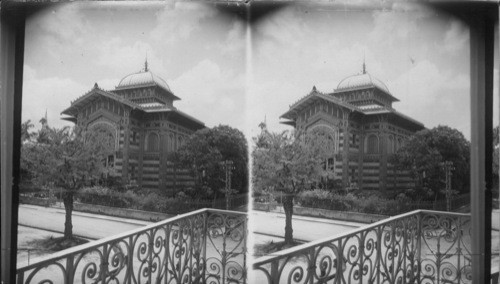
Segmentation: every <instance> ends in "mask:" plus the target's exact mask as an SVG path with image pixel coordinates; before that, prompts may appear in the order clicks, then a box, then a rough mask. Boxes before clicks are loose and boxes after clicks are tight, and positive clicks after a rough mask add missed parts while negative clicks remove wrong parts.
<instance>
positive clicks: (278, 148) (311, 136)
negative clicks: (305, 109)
mask: <svg viewBox="0 0 500 284" xmlns="http://www.w3.org/2000/svg"><path fill="white" fill-rule="evenodd" d="M254 141H255V142H256V147H255V148H254V150H253V152H252V159H253V166H252V174H253V175H252V184H253V189H254V190H255V191H260V192H274V191H278V192H281V193H282V194H283V195H284V199H283V208H284V210H285V243H287V244H291V243H292V241H293V228H292V216H293V200H294V197H295V196H296V195H297V194H299V193H300V192H302V191H304V190H308V189H311V187H313V186H314V185H315V184H317V183H318V182H320V180H321V177H323V176H324V175H325V172H326V169H325V168H324V159H325V157H326V156H327V149H328V143H331V140H330V139H328V137H327V135H325V134H324V133H321V132H306V133H290V132H287V131H285V132H282V133H269V132H267V131H263V132H262V133H261V134H260V136H258V137H256V138H255V139H254Z"/></svg>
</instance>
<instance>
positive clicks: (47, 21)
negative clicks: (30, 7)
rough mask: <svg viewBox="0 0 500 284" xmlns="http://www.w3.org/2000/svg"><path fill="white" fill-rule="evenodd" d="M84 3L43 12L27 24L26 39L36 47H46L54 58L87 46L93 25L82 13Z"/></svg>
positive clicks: (31, 18) (65, 5) (58, 6)
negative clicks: (74, 48) (73, 48)
mask: <svg viewBox="0 0 500 284" xmlns="http://www.w3.org/2000/svg"><path fill="white" fill-rule="evenodd" d="M82 7H84V6H82V3H66V4H61V5H57V6H52V8H51V9H46V10H43V11H42V12H39V13H38V14H35V15H34V16H33V17H30V18H29V20H28V22H27V28H26V37H27V38H28V39H30V40H34V41H35V43H34V45H35V46H41V47H45V48H44V49H45V51H46V52H47V53H48V54H50V55H51V56H53V57H56V58H59V57H61V53H62V52H65V51H69V50H72V48H71V47H79V46H82V45H85V44H88V42H86V38H87V36H88V35H89V34H90V33H91V25H90V23H89V22H88V20H87V19H86V17H85V14H84V13H82Z"/></svg>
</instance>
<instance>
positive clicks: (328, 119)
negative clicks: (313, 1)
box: [281, 64, 424, 190]
mask: <svg viewBox="0 0 500 284" xmlns="http://www.w3.org/2000/svg"><path fill="white" fill-rule="evenodd" d="M397 101H399V100H398V99H397V98H395V97H394V96H393V95H392V94H391V92H390V91H389V89H388V88H387V86H386V85H385V84H384V83H383V82H382V81H380V80H379V79H377V78H375V77H373V76H372V75H371V74H369V73H367V72H366V67H365V65H364V64H363V71H362V72H361V73H360V74H357V75H353V76H349V77H347V78H345V79H343V80H342V81H340V83H339V84H338V86H337V88H336V89H335V90H334V91H333V92H331V93H322V92H320V91H318V90H317V89H316V87H313V89H312V91H311V92H310V93H309V94H308V95H306V96H305V97H303V98H301V99H300V100H298V101H297V102H295V103H294V104H292V105H291V106H290V109H289V110H288V111H287V112H286V113H284V114H283V115H282V116H281V118H282V119H285V120H284V121H282V123H285V124H289V125H291V126H293V127H295V128H296V129H297V130H305V131H308V130H312V129H317V128H318V129H321V131H324V132H326V133H328V135H329V136H330V138H331V141H332V145H331V147H330V148H331V149H332V150H331V155H330V156H329V157H325V163H326V166H327V168H328V169H329V170H331V171H332V172H333V176H334V179H336V180H341V181H342V186H343V187H344V188H348V187H351V188H360V189H381V190H386V189H405V188H409V187H411V186H412V185H413V180H412V178H411V177H410V176H409V174H408V173H407V172H405V171H401V170H398V169H397V168H396V167H394V166H393V165H392V164H391V163H390V156H391V155H392V154H394V153H395V152H396V151H397V150H398V149H399V148H400V147H402V146H403V145H404V144H405V141H407V139H408V138H409V136H410V135H412V134H413V133H415V132H416V131H419V130H422V129H424V125H423V124H422V123H420V122H418V121H416V120H415V119H412V118H410V117H408V116H406V115H404V114H402V113H400V112H398V111H396V110H395V109H394V108H393V107H392V104H393V103H394V102H397Z"/></svg>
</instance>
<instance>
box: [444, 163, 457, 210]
mask: <svg viewBox="0 0 500 284" xmlns="http://www.w3.org/2000/svg"><path fill="white" fill-rule="evenodd" d="M441 165H442V166H444V170H445V175H446V211H451V176H452V173H451V171H453V170H455V168H454V167H453V162H451V161H446V162H444V163H442V164H441Z"/></svg>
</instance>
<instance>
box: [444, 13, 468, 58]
mask: <svg viewBox="0 0 500 284" xmlns="http://www.w3.org/2000/svg"><path fill="white" fill-rule="evenodd" d="M468 43H469V30H468V28H467V26H466V25H464V24H463V23H462V22H461V21H458V20H453V21H451V22H450V27H449V29H448V30H447V31H446V34H445V37H444V40H443V46H442V51H443V52H457V51H458V50H460V49H462V48H465V47H467V45H468Z"/></svg>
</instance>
